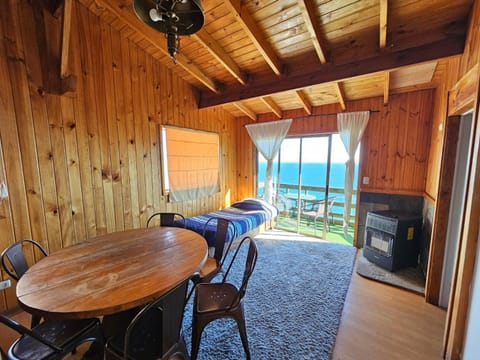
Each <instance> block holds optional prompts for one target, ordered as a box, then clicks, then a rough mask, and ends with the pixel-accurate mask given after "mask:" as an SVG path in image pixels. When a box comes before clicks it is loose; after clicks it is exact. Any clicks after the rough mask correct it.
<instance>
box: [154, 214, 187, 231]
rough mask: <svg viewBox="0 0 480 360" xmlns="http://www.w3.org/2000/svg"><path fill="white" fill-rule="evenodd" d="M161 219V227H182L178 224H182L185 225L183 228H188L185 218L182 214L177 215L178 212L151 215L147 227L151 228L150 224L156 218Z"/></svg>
mask: <svg viewBox="0 0 480 360" xmlns="http://www.w3.org/2000/svg"><path fill="white" fill-rule="evenodd" d="M157 216H158V217H159V218H160V224H159V225H160V226H176V227H180V226H179V225H178V222H181V223H182V224H183V226H182V227H183V228H185V226H186V222H185V217H184V216H183V215H182V214H179V213H176V212H158V213H155V214H153V215H151V216H150V217H149V218H148V220H147V227H149V225H150V222H151V221H152V220H153V219H154V218H155V217H157Z"/></svg>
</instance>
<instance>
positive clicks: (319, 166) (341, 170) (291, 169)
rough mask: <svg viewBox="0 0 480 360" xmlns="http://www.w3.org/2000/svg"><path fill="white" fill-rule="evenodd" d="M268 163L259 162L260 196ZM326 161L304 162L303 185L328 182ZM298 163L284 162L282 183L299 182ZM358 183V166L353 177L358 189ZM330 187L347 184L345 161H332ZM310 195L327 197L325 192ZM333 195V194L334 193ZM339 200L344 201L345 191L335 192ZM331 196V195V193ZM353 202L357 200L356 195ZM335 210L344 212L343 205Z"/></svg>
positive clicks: (276, 175)
mask: <svg viewBox="0 0 480 360" xmlns="http://www.w3.org/2000/svg"><path fill="white" fill-rule="evenodd" d="M266 168H267V163H266V162H259V164H258V183H259V186H258V196H259V197H261V196H262V195H263V183H264V181H265V173H266ZM326 173H327V164H326V163H319V162H318V163H304V164H303V166H302V186H319V187H325V184H326ZM277 178H278V166H277V164H274V165H273V182H274V184H276V183H277V182H278V181H277V180H278V179H277ZM298 178H299V174H298V163H291V162H283V163H282V164H281V166H280V183H281V184H291V185H295V184H298ZM357 183H358V168H356V169H355V176H354V179H353V184H354V186H353V188H354V189H355V190H356V189H357ZM329 185H330V188H337V189H343V188H344V186H345V164H344V163H331V164H330V184H329ZM280 192H281V193H284V192H285V190H284V189H280ZM289 193H296V192H295V190H289ZM309 194H310V195H314V196H315V197H316V198H317V199H323V198H324V197H325V193H324V192H312V191H309ZM332 195H333V194H332ZM334 195H335V196H336V197H337V201H338V202H340V203H343V202H344V197H343V193H335V194H334ZM329 196H331V195H329ZM352 202H353V203H355V202H356V197H355V195H354V196H353V199H352ZM334 212H343V206H334ZM352 214H353V212H352Z"/></svg>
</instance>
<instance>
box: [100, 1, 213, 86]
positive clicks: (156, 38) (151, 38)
mask: <svg viewBox="0 0 480 360" xmlns="http://www.w3.org/2000/svg"><path fill="white" fill-rule="evenodd" d="M94 2H95V4H96V6H98V7H99V8H104V9H107V10H108V11H109V12H110V13H112V14H113V15H115V16H116V17H119V18H121V19H123V20H124V21H125V24H126V25H128V26H129V27H130V28H132V29H133V30H134V31H136V32H137V33H139V34H140V35H141V36H142V37H143V38H144V39H145V40H146V41H148V42H149V43H150V44H152V46H154V47H155V48H157V49H158V50H160V51H161V52H162V53H164V54H165V55H167V56H168V57H170V54H169V53H168V49H167V42H166V40H165V36H164V35H163V34H162V33H160V32H158V31H156V30H155V29H153V28H151V27H150V26H148V25H147V24H144V23H143V22H142V21H141V20H140V19H139V18H138V17H137V16H136V15H135V14H134V12H133V11H132V10H131V9H130V7H126V6H125V4H123V2H122V1H120V2H119V1H118V0H116V1H112V0H94ZM176 63H177V64H178V65H179V66H181V67H182V68H184V69H185V71H187V72H188V73H189V74H190V75H192V76H193V77H194V78H196V79H197V80H198V81H200V82H201V83H202V84H203V85H205V86H206V87H207V88H208V89H210V90H211V91H212V92H213V93H218V91H219V90H218V88H217V86H216V85H215V83H214V81H213V80H212V79H210V78H209V77H208V76H207V75H205V74H204V73H203V72H202V71H201V70H200V69H199V68H198V67H197V66H195V65H194V64H193V62H192V60H190V59H188V58H187V57H186V56H184V55H182V53H178V54H177V56H176Z"/></svg>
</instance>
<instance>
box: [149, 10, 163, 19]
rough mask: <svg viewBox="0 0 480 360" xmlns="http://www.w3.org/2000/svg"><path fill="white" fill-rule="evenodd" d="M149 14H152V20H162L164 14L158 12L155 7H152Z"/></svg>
mask: <svg viewBox="0 0 480 360" xmlns="http://www.w3.org/2000/svg"><path fill="white" fill-rule="evenodd" d="M149 15H150V20H152V21H153V22H157V21H162V20H163V18H162V14H159V13H158V10H157V9H155V8H153V9H150V12H149Z"/></svg>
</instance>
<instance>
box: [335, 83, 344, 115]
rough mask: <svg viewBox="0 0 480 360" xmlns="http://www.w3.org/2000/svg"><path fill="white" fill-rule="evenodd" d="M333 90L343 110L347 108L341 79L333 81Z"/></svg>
mask: <svg viewBox="0 0 480 360" xmlns="http://www.w3.org/2000/svg"><path fill="white" fill-rule="evenodd" d="M335 91H336V92H337V97H338V102H339V103H340V107H341V108H342V110H343V111H345V110H346V109H347V107H346V105H345V92H344V90H343V84H342V82H341V81H337V82H335Z"/></svg>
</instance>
